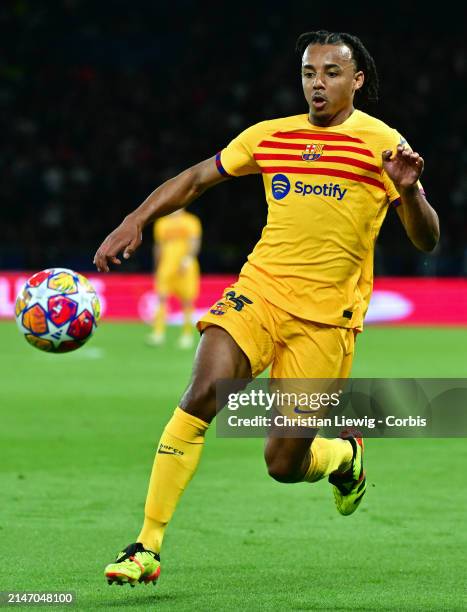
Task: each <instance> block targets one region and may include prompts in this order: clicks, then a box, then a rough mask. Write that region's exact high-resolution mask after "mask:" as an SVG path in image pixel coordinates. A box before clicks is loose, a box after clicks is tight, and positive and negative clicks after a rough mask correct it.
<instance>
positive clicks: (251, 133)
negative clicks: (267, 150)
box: [240, 115, 306, 141]
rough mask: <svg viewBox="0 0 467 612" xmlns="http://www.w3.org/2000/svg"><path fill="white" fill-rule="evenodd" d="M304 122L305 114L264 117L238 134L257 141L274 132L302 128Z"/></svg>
mask: <svg viewBox="0 0 467 612" xmlns="http://www.w3.org/2000/svg"><path fill="white" fill-rule="evenodd" d="M304 122H306V115H291V116H290V117H278V118H275V119H265V120H263V121H259V122H258V123H255V124H253V125H250V126H249V127H247V128H246V129H245V130H243V132H242V133H241V134H240V136H241V137H243V138H244V139H248V140H251V141H255V140H256V141H259V140H261V139H262V138H265V137H268V136H271V135H274V134H275V133H276V132H284V131H293V130H299V129H300V128H302V129H303V127H304Z"/></svg>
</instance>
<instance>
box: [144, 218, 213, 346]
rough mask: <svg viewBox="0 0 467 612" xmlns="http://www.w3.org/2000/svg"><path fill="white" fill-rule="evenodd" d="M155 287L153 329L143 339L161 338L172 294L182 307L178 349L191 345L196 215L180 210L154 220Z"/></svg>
mask: <svg viewBox="0 0 467 612" xmlns="http://www.w3.org/2000/svg"><path fill="white" fill-rule="evenodd" d="M153 231H154V267H155V289H156V293H157V296H158V299H159V304H158V308H157V310H156V313H155V316H154V323H153V331H152V333H151V334H150V335H149V336H148V339H147V342H148V344H150V345H152V346H157V345H159V344H162V343H163V342H164V341H165V329H166V322H167V300H168V298H169V296H171V295H175V296H176V297H177V298H178V299H179V300H180V302H181V305H182V309H183V328H182V333H181V336H180V338H179V346H180V348H190V347H191V346H193V332H194V327H193V322H192V314H193V305H194V302H195V300H196V298H197V297H198V293H199V264H198V259H197V256H198V253H199V249H200V245H201V223H200V220H199V219H198V217H197V216H196V215H193V214H191V213H188V212H186V211H185V210H183V209H180V210H177V211H176V212H174V213H172V214H171V215H168V216H167V217H163V218H162V219H158V220H157V221H156V222H155V223H154V229H153Z"/></svg>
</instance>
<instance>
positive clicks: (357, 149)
mask: <svg viewBox="0 0 467 612" xmlns="http://www.w3.org/2000/svg"><path fill="white" fill-rule="evenodd" d="M324 150H325V151H348V152H349V153H359V154H360V155H366V156H367V157H374V155H373V153H372V152H371V151H370V150H369V149H360V147H352V146H350V145H330V144H326V145H324Z"/></svg>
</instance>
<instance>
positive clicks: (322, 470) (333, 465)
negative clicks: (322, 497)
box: [303, 437, 353, 482]
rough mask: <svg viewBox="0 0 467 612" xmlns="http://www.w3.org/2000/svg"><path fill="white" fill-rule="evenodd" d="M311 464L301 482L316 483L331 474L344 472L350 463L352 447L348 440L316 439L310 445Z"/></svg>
mask: <svg viewBox="0 0 467 612" xmlns="http://www.w3.org/2000/svg"><path fill="white" fill-rule="evenodd" d="M310 450H311V462H310V467H309V468H308V471H307V473H306V474H305V476H304V478H303V480H306V482H316V481H317V480H321V479H322V478H325V477H326V476H329V474H331V473H332V472H346V471H347V470H349V469H350V464H351V462H352V455H353V451H352V445H351V444H350V442H349V441H348V440H341V439H340V438H334V440H327V439H326V438H318V437H316V438H315V439H314V440H313V442H312V444H311V449H310Z"/></svg>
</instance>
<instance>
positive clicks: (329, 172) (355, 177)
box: [261, 166, 386, 191]
mask: <svg viewBox="0 0 467 612" xmlns="http://www.w3.org/2000/svg"><path fill="white" fill-rule="evenodd" d="M261 172H263V174H275V173H276V172H287V173H288V174H322V175H325V176H338V177H340V178H347V179H350V180H351V181H360V182H361V183H368V185H373V186H374V187H378V188H379V189H382V190H383V191H386V189H385V187H384V185H383V183H382V182H381V181H377V180H376V179H374V178H372V177H371V176H363V175H361V174H355V173H354V172H346V171H345V170H334V168H297V167H296V166H295V167H294V166H267V167H265V168H261Z"/></svg>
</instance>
